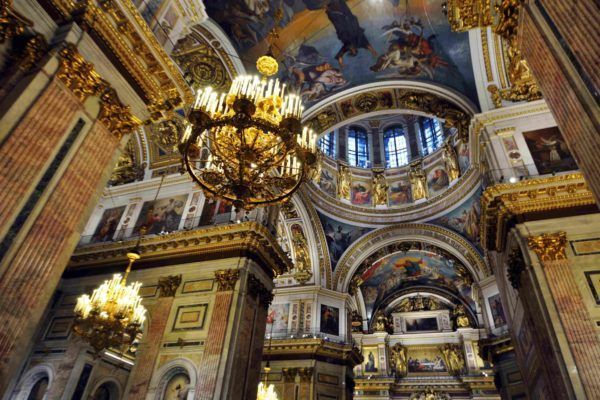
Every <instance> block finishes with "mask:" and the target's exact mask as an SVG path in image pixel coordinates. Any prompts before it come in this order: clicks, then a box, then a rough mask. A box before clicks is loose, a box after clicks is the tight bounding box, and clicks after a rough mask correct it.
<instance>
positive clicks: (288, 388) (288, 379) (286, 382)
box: [281, 368, 298, 400]
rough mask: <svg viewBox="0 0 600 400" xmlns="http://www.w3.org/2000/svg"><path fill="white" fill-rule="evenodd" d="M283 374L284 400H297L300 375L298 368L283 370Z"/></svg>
mask: <svg viewBox="0 0 600 400" xmlns="http://www.w3.org/2000/svg"><path fill="white" fill-rule="evenodd" d="M281 373H282V374H283V398H282V400H286V399H295V395H296V375H297V374H298V368H283V369H282V370H281Z"/></svg>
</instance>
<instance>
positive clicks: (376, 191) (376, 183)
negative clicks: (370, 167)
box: [373, 171, 389, 206]
mask: <svg viewBox="0 0 600 400" xmlns="http://www.w3.org/2000/svg"><path fill="white" fill-rule="evenodd" d="M388 189H389V185H388V184H387V181H386V179H385V176H384V175H383V171H377V172H375V171H374V172H373V204H374V205H376V206H378V205H387V199H388Z"/></svg>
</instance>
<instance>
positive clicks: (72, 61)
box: [56, 44, 141, 137]
mask: <svg viewBox="0 0 600 400" xmlns="http://www.w3.org/2000/svg"><path fill="white" fill-rule="evenodd" d="M56 77H57V78H58V79H59V80H60V81H61V82H62V83H63V84H64V85H65V86H66V87H67V88H68V89H69V90H70V91H71V92H72V93H73V94H74V95H75V97H77V98H78V99H79V101H80V102H82V103H83V102H84V101H85V100H86V99H87V98H88V97H89V96H98V97H99V98H100V113H99V115H98V120H99V121H100V122H101V123H102V124H103V125H104V126H105V127H106V128H107V129H108V130H109V131H111V132H112V133H113V134H114V135H116V136H117V137H121V136H122V135H125V134H128V133H130V132H131V131H133V130H134V129H136V128H137V127H138V126H139V125H140V124H141V121H140V120H139V119H137V118H136V117H135V116H133V115H132V114H131V109H130V107H129V106H126V105H123V104H122V103H121V101H120V100H119V97H118V96H117V93H116V91H115V90H114V89H113V88H112V87H111V86H110V84H109V83H108V82H107V81H105V80H104V79H102V78H101V77H100V75H98V73H97V72H96V70H95V68H94V65H93V64H91V63H89V62H87V61H86V60H85V59H84V58H83V57H82V56H81V54H79V52H78V51H77V48H76V47H75V45H72V44H67V45H66V46H65V47H64V48H63V49H61V50H60V51H59V68H58V71H57V73H56Z"/></svg>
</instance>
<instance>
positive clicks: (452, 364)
mask: <svg viewBox="0 0 600 400" xmlns="http://www.w3.org/2000/svg"><path fill="white" fill-rule="evenodd" d="M439 350H440V352H441V353H442V358H443V359H444V363H445V364H446V369H447V370H448V372H449V373H451V374H452V375H459V374H461V373H462V372H464V369H465V358H464V356H463V352H462V349H461V348H460V346H459V345H456V344H450V343H447V344H445V345H443V346H441V347H439Z"/></svg>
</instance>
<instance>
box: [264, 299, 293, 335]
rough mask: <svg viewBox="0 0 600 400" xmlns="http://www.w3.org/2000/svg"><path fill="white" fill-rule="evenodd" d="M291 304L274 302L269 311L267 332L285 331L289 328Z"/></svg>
mask: <svg viewBox="0 0 600 400" xmlns="http://www.w3.org/2000/svg"><path fill="white" fill-rule="evenodd" d="M289 317H290V305H289V303H288V304H272V305H271V307H269V312H268V313H267V333H270V332H273V334H276V333H280V332H282V333H285V332H287V330H288V322H289Z"/></svg>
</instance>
